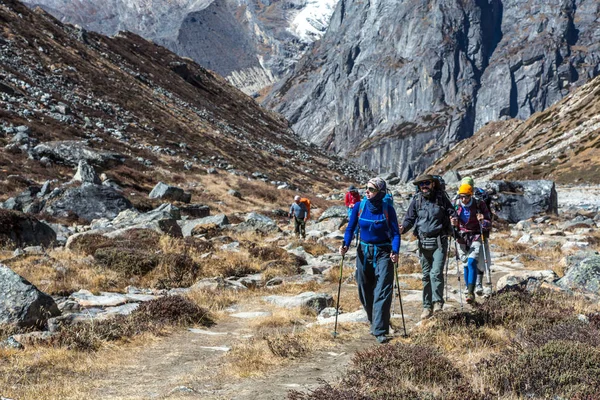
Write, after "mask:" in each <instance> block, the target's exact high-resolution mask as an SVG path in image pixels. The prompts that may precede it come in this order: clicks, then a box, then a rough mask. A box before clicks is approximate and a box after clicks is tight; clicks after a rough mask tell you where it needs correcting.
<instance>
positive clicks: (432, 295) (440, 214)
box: [400, 175, 456, 319]
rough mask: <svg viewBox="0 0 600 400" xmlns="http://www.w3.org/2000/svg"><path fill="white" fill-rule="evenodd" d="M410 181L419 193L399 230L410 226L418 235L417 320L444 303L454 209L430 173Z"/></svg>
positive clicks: (404, 230)
mask: <svg viewBox="0 0 600 400" xmlns="http://www.w3.org/2000/svg"><path fill="white" fill-rule="evenodd" d="M413 184H415V185H417V186H418V187H419V192H418V193H417V194H416V195H415V196H414V197H413V199H412V201H411V202H410V205H409V206H408V210H407V212H406V215H405V216H404V221H403V222H402V226H401V227H400V233H406V232H408V231H409V230H410V229H411V228H412V227H413V226H414V228H415V230H414V234H415V236H417V237H418V238H419V255H420V262H421V269H422V271H423V313H422V314H421V319H427V318H429V317H431V316H432V315H433V312H438V311H441V310H442V308H443V306H444V264H445V262H446V256H447V254H448V235H449V234H450V233H451V232H452V225H451V223H450V217H455V216H456V212H455V210H454V207H453V206H452V202H451V201H450V199H448V195H447V194H446V193H445V192H444V191H443V190H441V189H439V188H438V185H439V184H438V182H437V181H436V180H435V179H434V177H433V176H431V175H421V176H419V177H418V178H417V179H415V180H414V182H413Z"/></svg>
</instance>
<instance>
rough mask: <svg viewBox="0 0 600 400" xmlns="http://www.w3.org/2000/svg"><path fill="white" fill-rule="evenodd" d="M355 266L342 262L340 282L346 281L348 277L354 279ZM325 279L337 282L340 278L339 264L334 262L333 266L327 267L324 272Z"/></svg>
mask: <svg viewBox="0 0 600 400" xmlns="http://www.w3.org/2000/svg"><path fill="white" fill-rule="evenodd" d="M355 270H356V268H355V267H354V266H351V265H348V264H347V263H344V267H343V268H342V282H347V281H348V280H350V279H354V274H355ZM325 280H326V281H327V282H332V283H336V284H337V283H338V282H339V280H340V265H339V264H334V265H333V268H329V270H328V271H327V273H326V274H325Z"/></svg>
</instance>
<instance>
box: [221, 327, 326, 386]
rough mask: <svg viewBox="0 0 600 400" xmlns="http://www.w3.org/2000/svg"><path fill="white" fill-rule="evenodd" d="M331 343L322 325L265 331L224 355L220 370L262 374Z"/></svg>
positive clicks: (252, 374)
mask: <svg viewBox="0 0 600 400" xmlns="http://www.w3.org/2000/svg"><path fill="white" fill-rule="evenodd" d="M261 329H262V328H261ZM333 345H334V343H333V338H332V336H331V332H329V330H328V329H327V328H325V327H321V326H315V327H312V328H308V329H305V330H301V331H297V332H291V333H290V332H282V331H274V332H271V333H268V334H267V333H265V334H263V335H262V337H260V338H258V337H255V338H252V339H250V340H248V341H247V342H242V343H239V344H238V345H236V346H235V347H233V348H232V349H231V351H230V352H229V353H228V354H227V358H228V362H227V363H226V365H224V366H223V367H222V373H223V374H226V375H230V376H233V377H239V378H246V377H258V376H262V375H265V374H266V373H267V372H268V371H270V370H272V369H273V368H274V367H277V366H281V365H283V364H284V363H286V362H289V360H293V359H296V358H299V357H306V356H308V355H310V354H311V353H313V352H314V351H317V350H321V349H325V348H329V347H332V346H333Z"/></svg>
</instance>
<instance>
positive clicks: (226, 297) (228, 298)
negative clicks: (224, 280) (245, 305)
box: [186, 290, 248, 319]
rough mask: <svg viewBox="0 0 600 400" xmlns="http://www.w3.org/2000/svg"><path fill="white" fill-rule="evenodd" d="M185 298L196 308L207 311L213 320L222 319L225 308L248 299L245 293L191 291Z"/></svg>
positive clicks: (233, 291) (232, 291)
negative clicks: (202, 308) (194, 304)
mask: <svg viewBox="0 0 600 400" xmlns="http://www.w3.org/2000/svg"><path fill="white" fill-rule="evenodd" d="M186 296H187V297H188V298H189V299H190V300H191V301H193V302H194V303H196V304H197V305H198V306H200V307H204V308H206V309H207V310H209V311H210V313H211V315H212V316H214V317H215V319H219V318H220V317H223V316H224V315H225V312H224V310H225V309H226V308H227V307H229V306H231V305H233V304H236V303H241V302H242V301H243V300H244V299H248V295H247V294H246V293H241V292H238V291H235V290H217V291H209V290H193V291H191V292H189V293H188V294H187V295H186Z"/></svg>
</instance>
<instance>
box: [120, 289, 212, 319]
mask: <svg viewBox="0 0 600 400" xmlns="http://www.w3.org/2000/svg"><path fill="white" fill-rule="evenodd" d="M131 315H132V317H133V319H135V320H137V321H147V322H148V323H152V324H159V325H193V324H200V325H204V326H210V325H212V324H213V321H212V319H211V317H210V315H209V312H208V310H207V309H205V308H203V307H200V306H198V305H197V304H196V303H194V302H193V301H191V300H189V299H187V298H185V297H182V296H166V297H159V298H157V299H154V300H151V301H147V302H144V303H142V304H140V306H139V307H138V308H137V309H136V310H135V311H134V312H133V313H132V314H131Z"/></svg>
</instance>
